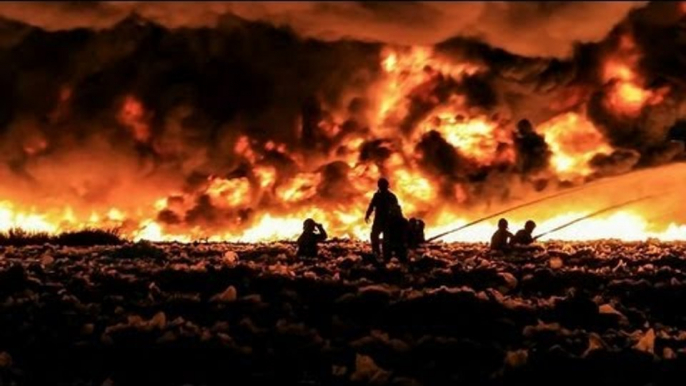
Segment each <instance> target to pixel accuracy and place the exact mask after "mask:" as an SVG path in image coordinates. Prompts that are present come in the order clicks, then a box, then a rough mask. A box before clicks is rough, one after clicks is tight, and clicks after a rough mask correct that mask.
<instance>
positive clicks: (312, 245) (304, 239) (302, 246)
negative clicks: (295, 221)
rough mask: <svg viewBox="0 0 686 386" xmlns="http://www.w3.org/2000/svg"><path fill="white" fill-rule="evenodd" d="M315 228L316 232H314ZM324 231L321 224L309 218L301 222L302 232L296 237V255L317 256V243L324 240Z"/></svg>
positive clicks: (325, 235)
mask: <svg viewBox="0 0 686 386" xmlns="http://www.w3.org/2000/svg"><path fill="white" fill-rule="evenodd" d="M315 229H316V230H317V231H318V233H315ZM327 237H328V236H327V234H326V231H325V230H324V226H323V225H322V224H319V223H316V222H315V221H314V220H312V219H311V218H308V219H307V220H305V221H304V222H303V233H302V234H301V235H300V237H298V252H297V253H296V255H297V256H298V257H317V243H320V242H322V241H325V240H326V238H327Z"/></svg>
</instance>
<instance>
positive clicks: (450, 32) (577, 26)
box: [0, 2, 645, 57]
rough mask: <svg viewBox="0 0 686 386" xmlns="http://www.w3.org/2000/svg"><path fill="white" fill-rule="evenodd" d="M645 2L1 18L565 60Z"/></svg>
mask: <svg viewBox="0 0 686 386" xmlns="http://www.w3.org/2000/svg"><path fill="white" fill-rule="evenodd" d="M643 5H645V2H580V3H569V2H471V3H470V2H464V3H462V2H459V3H458V2H456V3H434V2H398V3H388V2H316V3H315V2H301V3H296V2H245V3H244V2H207V3H195V2H56V3H53V2H49V3H48V2H36V3H3V4H2V5H0V15H2V16H4V17H7V18H11V19H15V20H21V21H24V22H26V23H28V24H31V25H34V26H39V27H41V28H45V29H47V30H52V31H54V30H61V29H73V28H96V29H101V28H107V27H110V26H112V25H113V24H115V23H117V22H119V21H121V20H122V19H124V18H125V17H126V16H128V15H129V14H130V13H132V12H136V13H138V14H139V15H141V16H143V17H145V18H148V19H150V20H154V21H156V22H158V23H160V24H162V25H165V26H167V27H169V28H179V27H191V28H197V27H215V26H216V25H218V24H221V23H222V20H224V18H225V16H226V15H228V14H230V15H236V16H239V17H242V18H245V19H247V20H253V21H264V22H268V23H271V24H273V25H277V26H289V27H291V28H292V29H293V30H295V31H297V32H298V33H299V34H301V35H303V36H306V37H313V38H317V39H321V40H327V41H334V40H340V39H355V40H363V41H374V42H382V43H390V44H401V45H433V44H436V43H438V42H440V41H443V40H446V39H449V38H452V37H455V36H464V37H470V38H478V39H481V40H483V41H484V42H486V43H488V44H490V45H493V46H496V47H501V48H504V49H506V50H508V51H510V52H513V53H517V54H520V55H525V56H556V57H563V56H569V55H570V54H571V53H572V48H573V45H574V44H576V43H579V42H581V43H588V42H596V41H599V40H601V39H603V38H604V37H605V35H606V34H607V33H608V32H609V31H610V29H611V28H612V27H613V26H614V25H615V24H616V23H617V22H619V21H620V20H622V19H623V18H624V17H625V16H626V15H627V13H628V12H629V11H630V10H632V9H636V8H639V7H642V6H643Z"/></svg>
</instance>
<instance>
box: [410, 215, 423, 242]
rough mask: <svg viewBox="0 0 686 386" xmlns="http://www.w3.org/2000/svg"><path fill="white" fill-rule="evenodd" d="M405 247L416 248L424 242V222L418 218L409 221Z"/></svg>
mask: <svg viewBox="0 0 686 386" xmlns="http://www.w3.org/2000/svg"><path fill="white" fill-rule="evenodd" d="M409 233H410V234H409V239H408V240H407V241H408V242H407V246H408V247H409V248H411V249H415V248H418V247H419V246H420V245H422V244H424V243H425V242H426V238H425V237H424V221H422V220H421V219H418V218H414V217H413V218H411V219H410V232H409Z"/></svg>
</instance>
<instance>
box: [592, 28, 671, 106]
mask: <svg viewBox="0 0 686 386" xmlns="http://www.w3.org/2000/svg"><path fill="white" fill-rule="evenodd" d="M640 57H641V56H640V53H639V52H638V49H637V47H636V44H635V43H634V41H633V39H632V38H631V36H630V35H622V37H621V38H620V39H619V45H618V49H617V52H615V53H614V54H613V55H610V56H609V58H608V59H607V60H606V62H605V64H604V67H603V76H602V77H603V81H604V82H605V83H608V84H609V85H610V89H609V94H608V96H607V100H606V102H607V104H608V105H609V106H610V108H611V109H612V110H614V111H616V112H617V113H619V114H622V115H626V116H629V117H634V116H636V115H638V114H639V113H640V112H641V110H642V109H643V107H644V106H646V105H648V106H652V105H656V104H659V103H660V102H662V100H663V99H664V95H665V94H666V93H667V92H668V91H669V89H668V88H661V89H658V90H647V89H644V88H643V85H642V84H643V79H642V77H641V76H640V75H639V74H638V72H637V71H636V67H637V65H638V61H639V60H640Z"/></svg>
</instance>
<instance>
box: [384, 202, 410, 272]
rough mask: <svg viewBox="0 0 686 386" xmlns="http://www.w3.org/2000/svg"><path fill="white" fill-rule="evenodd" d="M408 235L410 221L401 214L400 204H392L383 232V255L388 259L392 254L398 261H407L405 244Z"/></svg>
mask: <svg viewBox="0 0 686 386" xmlns="http://www.w3.org/2000/svg"><path fill="white" fill-rule="evenodd" d="M409 236H410V223H409V221H407V219H406V218H405V216H403V212H402V208H400V205H397V204H396V205H392V206H391V207H390V208H389V215H388V219H387V222H386V226H385V227H384V232H383V256H384V260H385V261H390V260H391V258H392V257H393V255H394V254H395V257H396V258H397V259H398V260H399V261H407V244H408V239H409Z"/></svg>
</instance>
